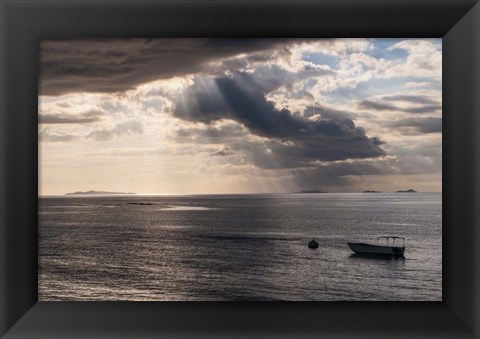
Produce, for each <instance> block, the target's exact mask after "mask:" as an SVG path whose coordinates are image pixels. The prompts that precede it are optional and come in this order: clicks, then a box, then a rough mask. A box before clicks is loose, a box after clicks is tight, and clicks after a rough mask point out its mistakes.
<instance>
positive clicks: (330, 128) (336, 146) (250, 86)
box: [173, 73, 385, 168]
mask: <svg viewBox="0 0 480 339" xmlns="http://www.w3.org/2000/svg"><path fill="white" fill-rule="evenodd" d="M277 86H279V85H278V84H276V85H273V84H272V82H269V85H268V86H266V85H265V84H263V83H262V82H259V81H257V80H256V79H254V78H253V76H252V75H250V74H247V73H236V74H235V75H233V76H232V77H222V78H215V79H197V81H196V82H195V83H194V85H192V86H191V87H189V88H188V89H187V90H186V91H185V92H184V93H183V95H182V96H181V97H180V98H179V99H178V101H177V103H176V108H175V110H174V113H173V114H174V116H175V117H177V118H180V119H183V120H188V121H192V122H201V123H204V124H211V123H213V122H215V121H219V120H225V119H226V120H233V121H235V122H237V123H239V124H241V125H243V126H245V127H246V128H247V129H248V131H249V132H250V133H251V134H253V135H256V136H258V137H262V138H264V141H263V142H257V143H241V142H240V143H236V144H233V145H231V147H232V149H234V150H241V151H243V152H244V153H245V154H246V155H247V157H248V158H249V160H250V162H251V163H253V164H255V165H256V166H257V167H260V168H297V167H304V166H309V165H310V164H311V163H312V162H314V161H334V160H345V159H359V158H373V157H380V156H383V155H385V152H384V151H383V150H382V149H381V147H380V146H381V144H382V143H383V142H382V141H381V140H379V139H378V138H369V137H368V136H367V135H366V133H365V131H364V129H363V128H361V127H356V126H355V124H354V122H353V121H352V120H351V119H350V118H348V117H347V115H346V114H342V113H340V112H336V111H334V110H327V109H325V108H323V107H311V108H308V109H307V111H308V112H307V113H308V114H309V115H313V114H318V115H320V116H321V118H320V119H317V120H309V119H307V118H306V117H302V116H299V115H293V114H292V112H291V111H289V110H287V109H277V108H275V106H274V104H273V103H272V102H270V101H267V100H266V98H265V95H266V93H267V91H268V90H273V89H275V88H276V87H277Z"/></svg>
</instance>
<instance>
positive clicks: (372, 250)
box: [347, 235, 405, 257]
mask: <svg viewBox="0 0 480 339" xmlns="http://www.w3.org/2000/svg"><path fill="white" fill-rule="evenodd" d="M379 239H385V240H386V244H384V245H381V244H379V243H378V240H379ZM398 239H401V240H402V246H397V245H395V240H397V242H398ZM390 240H392V244H390ZM347 245H348V247H350V249H351V250H352V251H353V252H355V253H356V254H369V255H390V256H395V257H403V254H404V253H405V238H404V237H397V236H392V235H389V236H380V237H377V244H376V245H372V244H365V243H360V242H349V243H347Z"/></svg>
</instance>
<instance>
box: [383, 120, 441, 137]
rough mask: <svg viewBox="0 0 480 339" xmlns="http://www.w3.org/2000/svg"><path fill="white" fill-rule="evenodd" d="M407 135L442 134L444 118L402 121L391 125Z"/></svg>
mask: <svg viewBox="0 0 480 339" xmlns="http://www.w3.org/2000/svg"><path fill="white" fill-rule="evenodd" d="M389 126H390V127H395V128H399V129H400V130H403V131H405V132H406V133H407V134H412V133H414V134H424V133H442V118H410V119H401V120H398V121H395V122H392V123H390V124H389Z"/></svg>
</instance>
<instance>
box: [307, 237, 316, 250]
mask: <svg viewBox="0 0 480 339" xmlns="http://www.w3.org/2000/svg"><path fill="white" fill-rule="evenodd" d="M308 247H310V248H318V242H316V241H315V239H313V240H310V241H309V242H308Z"/></svg>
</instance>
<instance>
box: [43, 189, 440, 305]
mask: <svg viewBox="0 0 480 339" xmlns="http://www.w3.org/2000/svg"><path fill="white" fill-rule="evenodd" d="M39 213H40V214H39V236H40V240H39V251H40V253H39V299H40V300H150V301H161V300H201V301H204V300H214V301H220V300H332V301H336V300H425V301H427V300H428V301H439V300H441V299H442V251H441V248H442V209H441V194H440V193H432V194H430V193H420V194H401V193H392V194H362V193H360V194H278V195H209V196H207V195H205V196H123V197H120V196H110V197H57V198H40V206H39ZM392 234H393V235H402V236H405V237H406V247H407V248H406V251H405V258H404V259H379V258H363V257H357V256H355V255H353V254H352V252H351V251H350V249H349V248H348V246H347V244H346V243H347V241H362V242H375V240H376V239H375V238H376V236H378V235H392ZM312 238H315V239H317V241H318V242H319V244H320V247H319V248H318V249H316V250H312V249H309V248H308V247H307V243H308V241H309V240H311V239H312Z"/></svg>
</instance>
